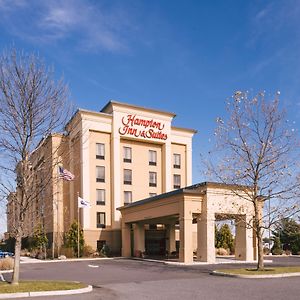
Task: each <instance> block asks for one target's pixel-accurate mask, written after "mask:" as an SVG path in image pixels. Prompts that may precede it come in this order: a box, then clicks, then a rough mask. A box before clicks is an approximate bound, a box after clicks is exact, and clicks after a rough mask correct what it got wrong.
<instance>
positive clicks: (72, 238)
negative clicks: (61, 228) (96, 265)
mask: <svg viewBox="0 0 300 300" xmlns="http://www.w3.org/2000/svg"><path fill="white" fill-rule="evenodd" d="M83 246H84V238H83V230H82V229H80V230H79V253H80V256H82V253H83ZM65 247H67V248H72V249H73V253H74V256H77V253H78V223H77V222H76V221H75V222H73V223H72V224H71V227H70V229H69V231H68V232H66V234H65Z"/></svg>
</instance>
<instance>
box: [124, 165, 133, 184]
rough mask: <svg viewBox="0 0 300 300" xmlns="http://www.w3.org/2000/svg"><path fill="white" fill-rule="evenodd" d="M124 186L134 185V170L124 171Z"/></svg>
mask: <svg viewBox="0 0 300 300" xmlns="http://www.w3.org/2000/svg"><path fill="white" fill-rule="evenodd" d="M124 184H130V185H131V184H132V170H131V169H124Z"/></svg>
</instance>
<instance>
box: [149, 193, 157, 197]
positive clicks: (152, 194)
mask: <svg viewBox="0 0 300 300" xmlns="http://www.w3.org/2000/svg"><path fill="white" fill-rule="evenodd" d="M156 195H157V194H156V193H149V197H154V196H156Z"/></svg>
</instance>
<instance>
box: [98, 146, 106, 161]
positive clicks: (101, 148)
mask: <svg viewBox="0 0 300 300" xmlns="http://www.w3.org/2000/svg"><path fill="white" fill-rule="evenodd" d="M96 159H105V144H103V143H96Z"/></svg>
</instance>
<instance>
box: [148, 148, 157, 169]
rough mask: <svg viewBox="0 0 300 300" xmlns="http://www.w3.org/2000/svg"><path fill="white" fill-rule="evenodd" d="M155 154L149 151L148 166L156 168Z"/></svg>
mask: <svg viewBox="0 0 300 300" xmlns="http://www.w3.org/2000/svg"><path fill="white" fill-rule="evenodd" d="M156 161H157V153H156V151H154V150H149V166H156Z"/></svg>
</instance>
